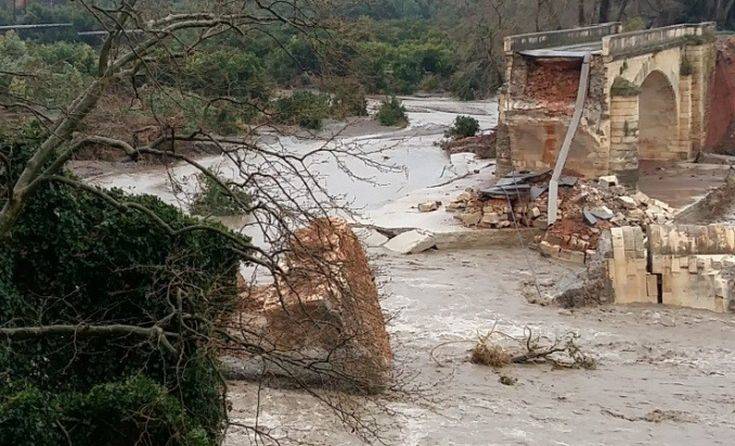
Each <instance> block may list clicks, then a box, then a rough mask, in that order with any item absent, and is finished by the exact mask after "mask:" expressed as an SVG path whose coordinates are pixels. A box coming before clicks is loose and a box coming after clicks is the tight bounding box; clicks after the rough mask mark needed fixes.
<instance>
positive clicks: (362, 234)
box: [355, 228, 390, 248]
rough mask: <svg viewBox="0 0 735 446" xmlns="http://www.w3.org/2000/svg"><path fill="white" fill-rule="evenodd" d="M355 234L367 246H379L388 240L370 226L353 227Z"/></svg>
mask: <svg viewBox="0 0 735 446" xmlns="http://www.w3.org/2000/svg"><path fill="white" fill-rule="evenodd" d="M355 235H357V238H358V239H360V241H361V242H362V243H363V244H364V245H365V246H367V247H368V248H378V247H381V246H383V245H385V244H386V243H387V242H388V240H390V239H389V238H388V237H386V236H384V235H383V234H381V233H380V232H378V231H376V230H375V229H371V228H357V229H355Z"/></svg>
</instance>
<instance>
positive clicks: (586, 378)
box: [226, 249, 735, 446]
mask: <svg viewBox="0 0 735 446" xmlns="http://www.w3.org/2000/svg"><path fill="white" fill-rule="evenodd" d="M372 257H373V263H374V265H375V266H376V267H377V268H378V269H379V270H380V271H384V272H385V273H384V274H383V275H382V277H381V279H382V281H383V282H384V285H385V287H386V290H387V291H389V296H388V297H387V298H386V299H385V300H384V301H383V303H382V305H383V307H384V309H385V310H386V311H387V312H388V313H390V314H392V315H394V316H395V317H394V318H393V319H392V320H391V321H390V322H389V326H388V327H389V332H390V336H391V339H392V343H393V348H394V353H395V362H396V368H397V369H398V370H404V371H407V372H418V373H420V375H419V376H418V377H417V382H418V383H421V384H423V385H424V386H425V388H429V389H430V392H428V393H427V395H430V397H429V400H428V401H426V402H424V403H417V402H412V401H406V400H403V399H400V398H399V399H397V400H391V401H389V402H388V404H389V407H390V409H391V410H393V411H395V412H396V413H395V415H394V416H388V415H385V414H383V413H374V414H372V415H373V416H375V417H377V420H378V422H379V425H380V426H381V433H382V434H383V436H384V437H385V439H386V443H387V444H394V445H407V446H412V445H446V444H456V445H487V444H524V445H550V444H557V445H588V444H668V445H688V444H702V443H706V444H723V445H724V444H729V442H730V441H731V440H732V432H733V429H735V417H733V414H732V405H733V403H735V396H733V394H732V383H733V382H732V376H733V374H734V373H735V356H733V352H735V339H733V337H732V336H730V333H731V332H732V330H733V328H735V320H734V319H733V318H732V317H726V316H721V315H716V314H712V313H708V312H698V311H693V310H680V309H669V308H665V307H653V306H651V307H646V306H634V307H607V306H604V307H598V308H585V309H580V310H574V311H569V310H560V309H555V308H552V307H541V306H537V305H533V304H530V303H528V302H527V301H526V300H525V299H524V298H523V297H522V295H521V289H520V288H521V287H522V283H523V281H524V279H529V278H532V277H533V275H532V274H533V273H535V274H536V278H537V279H538V281H539V283H540V285H541V287H542V290H546V289H549V287H557V288H559V287H565V286H569V285H570V284H572V283H575V281H577V280H578V279H577V274H578V273H579V270H578V269H576V268H570V267H569V266H566V265H562V264H559V263H554V262H552V261H549V260H545V259H542V258H541V257H539V256H537V255H535V254H533V253H530V252H528V251H525V250H520V249H495V250H492V251H488V250H477V251H456V252H446V251H438V252H433V253H427V254H422V255H418V256H412V257H401V256H394V255H392V254H388V253H386V252H384V251H382V250H373V251H372ZM496 323H497V329H498V330H502V331H504V332H506V333H508V334H511V335H520V334H521V333H522V331H523V328H524V327H525V326H529V327H531V328H533V329H534V330H535V331H538V332H539V333H543V334H545V335H549V336H552V337H553V336H554V335H556V334H564V333H566V332H568V331H576V332H578V333H579V334H580V335H581V346H582V348H583V349H585V351H586V352H588V353H590V354H591V355H592V356H593V357H594V358H595V359H596V360H597V361H598V368H597V370H593V371H582V370H552V369H551V368H550V367H549V366H522V367H512V368H508V369H504V370H503V374H505V375H509V376H511V377H513V378H516V379H518V382H517V384H516V385H514V386H505V385H503V384H501V383H500V382H499V375H498V374H496V373H495V372H493V370H492V369H489V368H486V367H483V366H478V365H473V364H471V363H469V362H468V361H467V358H468V356H469V353H468V349H469V348H471V347H472V343H471V342H470V343H455V344H448V345H446V346H444V347H441V348H439V349H437V350H436V351H435V352H434V356H435V357H436V359H437V360H438V361H439V363H438V364H437V363H436V362H434V360H433V359H432V358H431V353H432V350H433V349H434V348H435V347H437V346H438V345H440V344H442V343H445V342H452V341H462V340H470V341H472V340H474V339H475V338H476V337H477V334H478V333H483V332H486V331H488V330H489V329H490V328H492V327H493V325H494V324H496ZM257 391H258V386H257V385H256V384H251V383H244V382H233V383H231V384H230V394H229V395H230V400H231V402H232V407H233V409H232V412H231V417H232V419H233V420H234V421H238V422H252V421H253V418H254V415H255V404H256V400H257V398H256V396H257ZM261 392H262V393H261V414H260V420H259V422H260V424H261V426H262V427H263V428H266V429H274V433H276V434H277V435H278V436H285V435H288V436H290V438H291V439H295V440H303V441H307V442H310V443H312V444H319V445H359V444H362V443H361V442H360V440H359V439H357V438H356V437H355V436H353V435H351V434H350V433H348V432H346V431H345V430H344V429H343V428H342V426H341V425H340V424H339V422H338V421H337V420H336V419H335V417H334V416H333V415H332V414H331V413H330V412H329V410H328V409H326V408H324V407H322V406H320V405H318V403H317V402H316V401H315V400H314V399H313V398H311V397H309V396H308V395H305V394H304V393H301V392H293V391H285V390H274V389H263V390H262V391H261ZM246 438H247V433H246V432H243V431H241V430H238V429H237V428H232V429H231V430H230V433H229V435H228V438H227V441H226V444H227V445H233V446H234V445H238V444H243V443H244V442H246V441H247V440H246Z"/></svg>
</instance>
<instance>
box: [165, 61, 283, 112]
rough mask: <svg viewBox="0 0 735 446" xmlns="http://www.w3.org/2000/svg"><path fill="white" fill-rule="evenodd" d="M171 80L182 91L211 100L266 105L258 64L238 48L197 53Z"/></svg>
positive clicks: (263, 73) (267, 87)
mask: <svg viewBox="0 0 735 446" xmlns="http://www.w3.org/2000/svg"><path fill="white" fill-rule="evenodd" d="M174 77H175V79H176V80H177V81H178V82H181V85H182V86H183V87H184V88H187V89H189V90H191V91H194V92H197V93H201V94H207V95H212V96H230V97H235V98H244V99H249V100H253V101H265V100H267V99H268V96H269V94H270V85H269V83H268V80H267V79H268V77H267V74H266V71H265V67H264V66H263V64H262V62H261V60H260V59H259V58H258V57H257V56H255V55H254V54H252V53H249V52H247V51H243V50H242V49H240V48H221V49H216V50H211V51H202V52H197V53H195V54H193V55H192V56H191V57H189V58H187V59H186V63H185V66H184V69H183V73H177V74H176V75H175V76H174Z"/></svg>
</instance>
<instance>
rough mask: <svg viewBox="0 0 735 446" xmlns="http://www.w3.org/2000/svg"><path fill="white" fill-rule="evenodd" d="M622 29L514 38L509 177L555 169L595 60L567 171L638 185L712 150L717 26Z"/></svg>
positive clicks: (506, 147) (507, 113)
mask: <svg viewBox="0 0 735 446" xmlns="http://www.w3.org/2000/svg"><path fill="white" fill-rule="evenodd" d="M621 30H622V26H621V25H620V24H619V23H607V24H603V25H598V26H594V27H589V28H579V29H572V30H563V31H553V32H549V33H534V34H525V35H519V36H511V37H508V38H507V39H506V40H505V53H506V79H507V81H506V85H505V88H504V90H503V94H502V96H501V99H500V127H499V145H498V165H499V169H500V171H501V173H503V172H508V171H511V170H514V169H515V170H522V169H531V170H538V169H546V168H550V167H553V165H554V163H555V161H556V159H557V156H558V152H559V149H560V147H561V142H562V139H563V138H564V134H565V132H566V130H567V128H568V127H569V124H570V121H571V116H572V113H573V111H574V101H575V98H576V92H577V89H578V87H579V77H580V71H581V67H582V62H581V59H582V58H583V57H584V56H585V55H590V56H591V63H590V65H591V69H590V76H589V90H588V95H587V99H586V100H585V102H584V106H583V110H582V125H581V126H580V128H579V130H578V131H577V132H576V134H575V137H574V139H573V141H572V144H571V149H570V151H569V156H568V160H567V162H566V166H565V167H566V170H567V172H569V173H573V174H578V175H582V176H598V175H604V174H608V173H615V174H617V175H618V176H619V177H620V178H621V179H622V180H623V181H625V182H627V183H629V184H635V183H636V182H637V178H638V167H639V161H640V160H667V161H670V160H687V159H692V158H693V157H694V156H695V155H696V154H697V153H698V152H699V151H700V150H701V148H702V146H703V144H704V141H705V137H706V135H705V133H706V132H705V129H706V126H707V119H708V114H707V106H706V104H707V94H708V91H709V82H710V78H711V74H712V73H713V71H714V56H715V45H714V42H715V30H716V29H715V24H713V23H701V24H683V25H676V26H671V27H666V28H656V29H651V30H645V31H637V32H631V33H621Z"/></svg>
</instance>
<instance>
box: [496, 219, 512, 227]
mask: <svg viewBox="0 0 735 446" xmlns="http://www.w3.org/2000/svg"><path fill="white" fill-rule="evenodd" d="M511 225H512V223H511V222H509V221H508V220H503V221H501V222H500V223H498V227H499V228H510V227H511Z"/></svg>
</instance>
